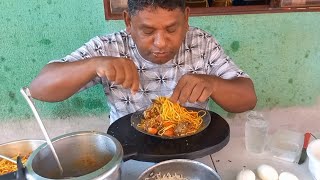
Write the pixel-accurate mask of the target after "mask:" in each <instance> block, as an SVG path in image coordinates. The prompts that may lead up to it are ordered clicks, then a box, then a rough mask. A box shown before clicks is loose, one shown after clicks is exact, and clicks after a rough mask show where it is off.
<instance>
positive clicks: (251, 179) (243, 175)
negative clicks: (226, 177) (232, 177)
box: [237, 169, 256, 180]
mask: <svg viewBox="0 0 320 180" xmlns="http://www.w3.org/2000/svg"><path fill="white" fill-rule="evenodd" d="M255 179H256V175H255V174H254V173H253V172H252V171H251V170H250V169H243V170H241V171H240V172H239V173H238V175H237V180H255Z"/></svg>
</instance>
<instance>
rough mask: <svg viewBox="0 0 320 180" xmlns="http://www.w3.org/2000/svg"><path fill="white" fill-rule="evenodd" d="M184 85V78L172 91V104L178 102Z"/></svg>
mask: <svg viewBox="0 0 320 180" xmlns="http://www.w3.org/2000/svg"><path fill="white" fill-rule="evenodd" d="M185 85H186V81H184V78H183V77H182V78H181V79H180V81H179V82H178V84H177V85H176V87H175V88H174V90H173V93H172V95H171V97H170V100H171V101H172V102H177V101H180V96H181V91H182V90H183V88H184V86H185Z"/></svg>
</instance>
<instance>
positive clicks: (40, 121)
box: [20, 87, 63, 174]
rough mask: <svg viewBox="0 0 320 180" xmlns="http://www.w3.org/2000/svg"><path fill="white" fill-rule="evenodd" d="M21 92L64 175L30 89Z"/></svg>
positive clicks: (25, 88)
mask: <svg viewBox="0 0 320 180" xmlns="http://www.w3.org/2000/svg"><path fill="white" fill-rule="evenodd" d="M20 92H21V94H22V95H23V97H24V98H25V99H26V101H27V102H28V104H29V106H30V108H31V110H32V112H33V115H34V116H35V118H36V120H37V122H38V124H39V126H40V129H41V131H42V133H43V135H44V137H45V139H46V141H47V143H48V145H49V147H50V149H51V151H52V153H53V156H54V158H55V160H56V162H57V164H58V168H59V170H60V174H62V173H63V169H62V166H61V163H60V161H59V158H58V156H57V153H56V151H55V149H54V147H53V145H52V142H51V140H50V138H49V135H48V133H47V131H46V128H45V127H44V125H43V123H42V120H41V119H40V116H39V114H38V112H37V109H36V107H35V105H34V103H33V102H32V97H31V94H30V91H29V89H28V88H27V87H24V88H22V89H20Z"/></svg>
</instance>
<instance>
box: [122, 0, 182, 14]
mask: <svg viewBox="0 0 320 180" xmlns="http://www.w3.org/2000/svg"><path fill="white" fill-rule="evenodd" d="M147 7H153V8H157V7H160V8H162V9H167V10H169V11H172V10H174V9H177V8H180V9H181V10H183V11H184V9H185V0H128V12H129V14H130V16H134V15H135V14H136V13H137V12H138V11H141V10H143V9H144V8H147Z"/></svg>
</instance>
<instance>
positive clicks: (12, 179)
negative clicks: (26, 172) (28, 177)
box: [0, 172, 17, 180]
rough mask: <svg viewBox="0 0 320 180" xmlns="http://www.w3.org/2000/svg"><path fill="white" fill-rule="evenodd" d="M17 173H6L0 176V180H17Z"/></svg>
mask: <svg viewBox="0 0 320 180" xmlns="http://www.w3.org/2000/svg"><path fill="white" fill-rule="evenodd" d="M16 173H17V172H12V173H8V174H5V175H1V176H0V180H16V179H17V175H16Z"/></svg>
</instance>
